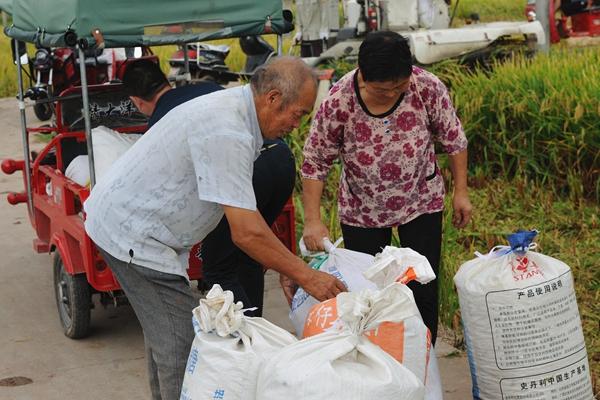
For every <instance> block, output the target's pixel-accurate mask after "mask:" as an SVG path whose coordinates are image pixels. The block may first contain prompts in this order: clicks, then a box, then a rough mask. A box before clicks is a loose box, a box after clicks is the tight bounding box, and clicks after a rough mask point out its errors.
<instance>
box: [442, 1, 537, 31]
mask: <svg viewBox="0 0 600 400" xmlns="http://www.w3.org/2000/svg"><path fill="white" fill-rule="evenodd" d="M457 3H458V7H457V8H456V15H455V17H454V23H453V25H454V26H459V25H462V24H464V21H465V20H466V19H470V18H471V15H472V14H478V15H479V17H480V19H481V22H489V21H518V20H524V19H525V5H526V4H527V2H526V0H495V1H482V0H453V1H452V5H451V7H450V12H451V13H452V12H453V10H454V7H455V6H456V4H457Z"/></svg>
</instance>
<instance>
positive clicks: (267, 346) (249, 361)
mask: <svg viewBox="0 0 600 400" xmlns="http://www.w3.org/2000/svg"><path fill="white" fill-rule="evenodd" d="M242 307H243V305H242V303H241V302H238V303H234V302H233V293H232V292H231V291H223V290H222V289H221V287H220V286H219V285H214V286H213V288H212V289H211V290H210V291H209V292H208V294H207V296H206V299H202V300H200V305H199V306H198V307H196V308H195V309H194V310H193V324H194V330H195V332H196V337H195V338H194V342H193V343H192V348H191V350H190V355H189V358H188V362H187V366H186V371H185V377H184V381H183V388H182V391H181V400H193V399H198V400H204V399H213V398H218V399H224V400H254V399H255V398H256V397H255V396H256V380H257V375H258V370H259V368H260V366H261V365H262V363H263V362H265V360H268V359H270V357H272V356H273V354H274V353H275V352H276V351H278V350H280V349H281V348H283V347H284V346H287V345H289V344H292V343H295V342H296V338H295V337H294V336H293V335H291V334H290V333H288V332H286V331H285V330H283V329H281V328H279V327H278V326H276V325H273V324H272V323H270V322H269V321H267V320H265V319H264V318H254V317H246V316H245V315H243V312H242Z"/></svg>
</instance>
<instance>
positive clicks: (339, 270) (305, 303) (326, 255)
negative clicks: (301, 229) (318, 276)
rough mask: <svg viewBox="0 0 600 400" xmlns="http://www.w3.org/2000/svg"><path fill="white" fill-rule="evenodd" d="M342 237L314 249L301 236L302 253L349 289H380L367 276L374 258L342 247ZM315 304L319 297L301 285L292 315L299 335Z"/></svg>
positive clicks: (292, 306) (300, 335)
mask: <svg viewBox="0 0 600 400" xmlns="http://www.w3.org/2000/svg"><path fill="white" fill-rule="evenodd" d="M342 240H343V239H342V238H339V239H338V240H337V241H336V242H335V243H331V242H330V241H329V239H324V240H323V245H324V247H325V251H324V252H311V251H309V250H308V249H307V248H306V246H305V245H304V240H303V239H300V252H301V253H302V255H303V256H304V257H311V258H312V260H311V261H310V263H309V264H308V265H309V266H310V267H311V268H313V269H316V270H319V271H322V272H326V273H328V274H330V275H333V276H335V277H336V278H338V279H339V280H340V281H341V282H342V283H343V284H344V285H346V287H347V288H348V291H351V292H353V291H358V290H362V289H376V288H377V287H376V286H375V284H374V283H373V282H371V281H369V280H367V279H366V278H365V277H364V275H363V273H364V272H365V271H366V270H367V268H369V267H370V266H371V265H372V264H373V260H374V257H373V256H372V255H370V254H366V253H360V252H358V251H352V250H347V249H341V248H338V246H339V245H340V243H341V242H342ZM315 304H319V301H318V300H317V299H315V298H314V297H312V296H311V295H309V294H308V293H307V292H305V291H304V289H302V288H298V290H297V291H296V293H295V294H294V298H293V299H292V305H291V307H290V314H289V316H290V320H291V321H292V325H294V329H295V330H296V336H297V337H298V338H302V329H303V328H304V324H305V322H306V316H307V315H308V312H309V311H310V309H311V308H312V307H313V306H314V305H315Z"/></svg>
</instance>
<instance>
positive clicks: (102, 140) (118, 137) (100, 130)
mask: <svg viewBox="0 0 600 400" xmlns="http://www.w3.org/2000/svg"><path fill="white" fill-rule="evenodd" d="M141 136H142V135H140V134H136V133H127V134H124V133H119V132H117V131H114V130H112V129H109V128H107V127H105V126H99V127H97V128H94V129H92V146H93V149H94V171H95V173H96V181H99V180H100V179H101V178H102V177H103V176H104V175H105V174H106V172H107V171H108V170H109V168H110V167H111V166H112V165H113V164H114V162H115V161H117V159H119V157H121V156H122V155H123V154H124V153H125V152H126V151H127V150H129V148H130V147H131V146H133V144H134V143H135V142H136V141H137V140H138V139H139V138H140V137H141ZM88 160H89V159H88V156H87V155H83V156H77V157H75V158H74V159H73V160H72V161H71V162H70V163H69V165H67V168H66V169H65V176H66V177H67V178H69V179H71V180H72V181H73V182H75V183H77V184H79V185H81V186H87V185H88V184H89V183H90V165H89V161H88Z"/></svg>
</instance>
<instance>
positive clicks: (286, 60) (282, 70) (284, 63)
mask: <svg viewBox="0 0 600 400" xmlns="http://www.w3.org/2000/svg"><path fill="white" fill-rule="evenodd" d="M310 80H312V82H313V83H314V85H315V88H316V87H317V84H318V81H317V74H316V73H315V71H314V70H313V69H312V68H311V67H309V66H308V65H307V64H306V63H305V62H304V61H302V60H301V59H300V58H298V57H292V56H284V57H275V58H272V59H271V60H270V61H269V62H268V63H266V64H264V65H261V66H260V67H259V68H257V69H256V71H254V74H253V75H252V78H251V79H250V84H251V85H252V89H253V90H254V93H256V94H257V95H263V94H266V93H268V92H269V91H270V90H273V89H276V90H279V91H280V92H281V93H282V106H283V107H285V106H287V105H288V104H289V103H291V102H293V101H295V100H297V99H298V96H299V94H300V90H301V89H302V88H303V87H304V85H305V84H306V82H307V81H310Z"/></svg>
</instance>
